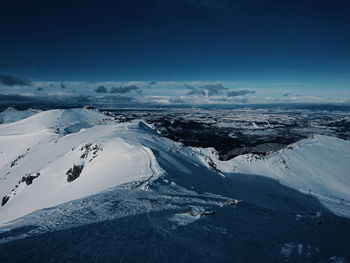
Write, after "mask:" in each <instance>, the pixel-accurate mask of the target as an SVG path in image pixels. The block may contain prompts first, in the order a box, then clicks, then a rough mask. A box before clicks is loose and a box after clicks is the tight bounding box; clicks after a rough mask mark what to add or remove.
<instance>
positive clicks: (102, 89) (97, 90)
mask: <svg viewBox="0 0 350 263" xmlns="http://www.w3.org/2000/svg"><path fill="white" fill-rule="evenodd" d="M95 92H96V93H107V89H106V87H105V86H98V87H97V88H96V89H95Z"/></svg>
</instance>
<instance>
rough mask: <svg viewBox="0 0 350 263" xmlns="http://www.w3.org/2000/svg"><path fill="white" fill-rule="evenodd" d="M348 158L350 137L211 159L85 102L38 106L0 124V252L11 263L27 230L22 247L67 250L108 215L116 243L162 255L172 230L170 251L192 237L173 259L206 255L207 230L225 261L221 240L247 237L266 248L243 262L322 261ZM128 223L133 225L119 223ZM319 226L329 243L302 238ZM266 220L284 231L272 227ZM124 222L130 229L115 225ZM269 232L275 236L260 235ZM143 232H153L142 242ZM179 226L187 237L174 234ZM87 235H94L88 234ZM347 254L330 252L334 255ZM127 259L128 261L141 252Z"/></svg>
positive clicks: (345, 187)
mask: <svg viewBox="0 0 350 263" xmlns="http://www.w3.org/2000/svg"><path fill="white" fill-rule="evenodd" d="M349 160H350V143H349V142H348V141H345V140H341V139H338V138H333V137H327V136H315V137H313V138H310V139H306V140H302V141H299V142H297V143H295V144H292V145H290V146H288V147H287V148H285V149H283V150H280V151H278V152H275V153H271V154H269V155H266V156H262V155H253V154H249V155H242V156H238V157H236V158H234V159H232V160H229V161H219V160H218V158H217V154H216V152H215V150H214V149H210V148H207V149H202V148H191V147H184V146H183V145H182V144H181V143H177V142H174V141H172V140H170V139H167V138H165V137H163V136H161V135H160V134H158V133H157V132H155V130H154V129H153V128H152V127H151V126H149V125H148V124H146V123H145V122H143V121H142V120H133V121H131V122H125V123H117V122H116V121H115V120H114V119H113V118H111V117H108V116H106V115H104V114H103V113H101V112H99V111H97V110H88V109H70V110H50V111H43V112H40V113H37V114H35V115H33V116H31V117H28V118H26V119H23V120H19V121H16V122H12V123H7V124H1V125H0V176H1V177H0V194H1V201H2V202H1V207H0V243H4V242H5V243H6V244H4V245H3V246H0V252H1V253H2V254H3V258H4V259H5V258H6V255H8V256H9V257H10V258H9V257H7V258H6V260H7V261H8V262H11V261H16V257H13V253H11V251H13V250H12V249H13V248H11V244H12V242H21V241H16V240H17V239H22V238H25V237H27V238H25V239H24V241H23V242H24V244H26V246H34V244H35V242H36V241H35V240H33V239H32V238H36V237H38V238H39V239H40V236H41V235H42V234H44V233H48V232H50V233H51V232H55V233H57V238H53V240H56V241H55V242H57V244H59V246H63V247H64V246H66V243H67V242H64V243H62V242H61V240H63V239H66V238H68V236H67V233H66V232H64V231H65V229H70V232H69V235H71V237H72V238H73V239H74V240H75V241H74V242H77V240H81V241H82V240H83V239H80V238H81V237H80V231H82V230H81V229H84V231H91V230H90V228H89V225H90V224H96V225H95V226H94V228H93V229H95V230H93V231H96V232H95V233H94V235H92V236H95V235H98V234H97V233H100V232H99V231H100V229H101V228H104V227H105V225H104V223H101V222H107V221H109V222H113V229H114V231H110V230H107V232H108V235H112V233H114V234H113V237H112V236H108V238H112V239H113V240H119V238H121V236H119V234H120V235H122V236H123V235H127V236H128V237H129V236H130V235H131V237H132V238H131V240H134V239H135V237H136V236H137V237H138V238H136V239H135V240H138V241H139V242H140V247H139V249H141V250H143V249H146V250H148V249H153V248H151V247H152V246H153V245H152V244H154V243H157V244H158V245H159V248H158V249H159V251H158V253H161V252H160V251H163V250H164V251H166V250H167V249H168V248H167V246H168V243H167V242H168V241H165V240H168V238H169V236H172V235H174V236H175V237H176V238H175V237H174V239H172V241H169V242H170V243H171V242H173V243H171V244H172V246H173V250H172V251H173V252H172V253H175V252H176V251H178V252H179V251H187V250H186V249H189V248H188V247H186V248H184V247H183V245H180V244H182V242H183V241H181V240H182V239H184V240H187V241H186V242H185V243H187V242H188V241H190V243H191V242H194V243H193V247H192V248H191V249H192V250H193V251H196V253H194V254H191V253H192V252H188V253H189V254H186V256H184V258H183V259H182V260H179V261H188V260H191V259H193V258H197V259H198V260H199V258H202V259H203V260H204V261H207V260H209V259H210V258H207V257H206V256H204V254H205V253H204V252H203V242H204V243H206V246H207V245H209V243H210V242H209V241H210V239H208V240H207V238H209V236H210V238H213V239H217V241H218V242H223V243H220V244H223V245H222V246H219V247H216V248H212V249H213V250H212V251H213V252H208V253H209V254H210V255H211V257H214V258H212V259H215V258H216V259H218V260H222V261H228V259H229V258H231V257H232V254H231V252H232V251H231V250H230V249H228V248H227V249H225V250H224V251H225V253H224V254H222V251H221V250H222V249H224V248H225V247H226V245H224V244H226V243H225V242H228V240H231V241H232V240H234V241H232V242H233V243H232V244H231V243H230V244H231V245H232V246H236V245H234V244H241V243H242V244H246V245H248V244H250V242H252V240H255V241H254V242H258V243H259V245H260V246H266V247H265V248H266V249H267V250H261V252H259V253H257V254H256V255H255V256H256V258H255V256H254V257H253V258H250V259H254V258H255V259H256V260H257V259H259V258H261V257H263V258H266V260H267V259H275V260H277V259H278V260H282V259H283V260H286V259H288V260H289V259H293V260H294V259H298V260H302V261H305V260H306V259H308V258H313V259H315V258H316V259H324V258H327V257H328V258H329V257H330V256H332V255H331V254H330V252H329V251H328V250H327V249H325V252H324V253H325V254H322V253H323V252H322V253H320V252H318V251H319V250H320V247H322V248H326V247H329V246H330V242H332V238H333V235H334V233H333V232H332V231H334V230H336V229H337V228H338V227H339V225H341V226H342V227H343V229H345V233H344V234H343V235H340V236H337V238H340V239H341V240H342V242H343V243H346V242H347V239H348V235H347V234H346V231H347V229H350V224H349V220H348V219H347V218H342V217H339V216H343V217H350V205H349V202H350V178H349V173H348V171H349V170H350V164H349ZM126 218H127V220H129V221H128V222H129V223H127V225H124V224H125V223H122V220H124V219H126ZM211 218H212V219H211ZM324 221H327V222H328V221H329V223H328V224H329V227H327V228H325V229H324V230H322V231H323V232H322V231H321V232H322V233H324V234H325V235H329V236H330V238H329V239H325V240H322V241H319V242H320V243H317V242H316V243H313V242H312V241H310V240H309V239H308V238H306V236H303V235H301V236H300V234H301V233H302V231H304V232H305V231H306V232H308V233H309V234H311V235H313V234H314V231H316V230H317V227H319V226H321V225H322V224H323V222H324ZM130 222H133V223H132V224H131V226H129V224H130ZM145 222H148V223H145ZM301 222H302V223H301ZM270 223H271V224H272V225H278V226H279V227H280V228H281V230H280V231H279V232H275V231H274V230H273V227H272V225H270ZM101 224H102V225H101ZM110 224H112V223H109V224H108V227H111V225H110ZM285 224H287V225H289V227H291V228H294V233H293V235H294V236H293V237H290V239H288V238H284V235H286V233H289V229H287V228H286V229H285V230H286V232H284V230H283V229H284V228H285V226H284V225H285ZM300 224H302V228H299V227H300ZM252 225H254V226H252ZM29 226H30V227H29ZM237 226H239V228H237ZM315 227H316V228H315ZM121 228H123V229H125V231H126V232H125V233H124V232H123V233H121V232H118V231H121V230H120V229H121ZM74 229H75V230H74ZM79 229H80V230H79ZM243 229H244V230H243ZM266 229H270V231H272V233H273V234H266ZM61 231H63V232H61ZM115 231H117V232H115ZM144 231H146V232H147V231H149V232H150V234H149V235H147V236H144V237H139V235H140V233H143V232H144ZM179 231H180V232H179ZM181 231H189V232H190V233H191V234H190V235H185V236H182V235H183V232H181ZM198 231H199V232H198ZM240 231H243V232H244V235H241V234H239V233H240ZM255 232H259V233H260V234H261V235H263V236H265V237H266V235H267V236H269V237H267V238H268V242H267V241H266V240H262V239H261V240H260V239H258V240H260V241H256V239H255V238H254V235H255ZM61 233H62V236H64V238H63V239H62V236H61ZM126 233H127V234H126ZM205 233H208V236H207V237H204V236H203V235H206V234H205ZM209 233H210V234H209ZM234 233H236V234H238V235H236V234H234ZM114 235H116V239H115V238H114ZM270 235H272V236H273V237H271V236H270ZM181 236H182V237H181ZM150 238H151V240H149V239H150ZM334 238H335V237H334ZM11 240H13V241H12V242H9V241H11ZM25 240H32V242H30V241H28V243H26V241H25ZM40 240H41V239H40ZM88 240H90V241H89V242H96V239H94V238H93V237H91V238H90V236H89V238H88ZM205 240H207V241H205ZM225 240H226V241H225ZM148 241H149V242H150V243H148ZM231 241H230V242H231ZM7 242H8V243H7ZM33 242H34V243H33ZM40 242H41V241H40ZM79 242H80V241H79ZM79 242H78V243H79ZM82 242H83V241H82ZM84 242H87V241H86V237H85V239H84ZM113 242H117V241H113ZM113 242H111V244H114V243H113ZM118 242H120V241H118ZM123 242H129V241H128V238H126V239H125V240H124V241H123ZM207 242H209V243H208V244H207ZM235 242H236V243H235ZM264 242H265V243H266V242H267V243H268V245H265V243H264ZM136 243H137V242H136ZM136 243H134V244H133V246H136V247H137V246H138V245H137V244H138V243H137V244H136ZM145 243H147V244H148V245H145ZM197 243H198V244H202V246H200V245H196V244H197ZM14 244H16V243H14ZM40 244H41V243H40ZM55 244H56V243H55ZM57 244H56V245H57ZM84 244H87V243H84ZM84 244H81V246H84ZM56 245H54V246H52V247H55V246H56ZM90 245H91V244H90ZM8 246H10V247H8ZM40 246H42V245H40ZM115 246H118V245H116V244H114V247H115ZM15 247H17V246H16V245H15ZM303 247H304V250H303ZM2 248H3V249H2ZM47 249H48V250H47ZM50 249H51V248H48V247H45V248H44V249H40V248H39V247H35V249H34V250H36V251H37V252H36V253H38V254H40V255H42V257H43V258H42V259H45V255H46V256H48V254H45V253H46V252H42V251H46V250H47V251H49V250H50ZM83 249H84V248H83ZM101 249H102V248H101ZM103 249H106V248H105V247H104V248H103ZM270 249H271V250H273V251H275V252H276V251H277V252H276V253H277V254H274V255H273V256H271V253H269V252H266V251H268V250H270ZM344 249H345V248H344ZM344 249H343V248H342V247H341V248H340V250H339V251H338V252H339V253H338V254H337V255H340V256H341V257H340V258H342V256H344V255H343V254H344V251H346V250H344ZM9 251H10V252H9ZM24 251H25V250H24ZM103 251H104V250H103ZM189 251H190V250H189ZM220 251H221V252H220ZM244 251H245V252H244ZM1 253H0V254H1ZM23 253H24V254H23ZM25 253H26V252H23V251H22V252H20V253H15V254H18V257H19V256H20V255H25ZM43 253H44V254H43ZM47 253H48V252H47ZM62 253H63V254H64V252H62ZM86 253H87V254H86V255H89V256H88V257H91V256H92V254H90V252H87V251H86ZM91 253H92V252H91ZM128 253H129V252H128ZM147 253H148V252H147ZM162 253H163V252H162ZM203 253H204V254H203ZM220 253H221V254H220ZM239 253H243V254H242V255H241V256H240V257H243V258H245V259H246V258H247V257H248V256H249V253H248V252H247V250H246V248H244V249H243V250H242V251H241V252H239ZM65 255H66V254H65ZM94 255H95V254H94ZM128 255H129V254H128ZM129 256H130V257H132V258H133V257H135V258H134V259H135V260H136V261H137V260H140V259H141V258H142V256H140V257H137V255H135V254H134V253H132V254H130V255H129ZM158 256H159V255H158ZM198 257H199V258H198ZM271 257H272V258H271ZM151 258H152V257H151ZM170 258H171V257H170ZM0 259H1V256H0ZM64 259H66V260H69V257H68V258H65V257H62V258H61V260H62V261H64ZM95 259H96V260H97V259H98V258H95ZM161 259H164V258H162V257H158V258H157V260H154V261H158V262H161ZM90 260H91V258H90ZM256 260H255V261H256ZM92 261H93V260H92ZM209 261H210V260H209ZM253 261H254V260H253ZM287 262H288V261H287ZM305 262H306V261H305ZM329 262H331V261H329Z"/></svg>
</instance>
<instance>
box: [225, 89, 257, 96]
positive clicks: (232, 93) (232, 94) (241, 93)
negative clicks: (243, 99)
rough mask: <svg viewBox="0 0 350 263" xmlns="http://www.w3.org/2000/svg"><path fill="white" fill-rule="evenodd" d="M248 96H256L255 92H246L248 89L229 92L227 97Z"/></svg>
mask: <svg viewBox="0 0 350 263" xmlns="http://www.w3.org/2000/svg"><path fill="white" fill-rule="evenodd" d="M247 94H255V91H254V90H246V89H242V90H233V91H229V92H227V97H237V96H245V95H247Z"/></svg>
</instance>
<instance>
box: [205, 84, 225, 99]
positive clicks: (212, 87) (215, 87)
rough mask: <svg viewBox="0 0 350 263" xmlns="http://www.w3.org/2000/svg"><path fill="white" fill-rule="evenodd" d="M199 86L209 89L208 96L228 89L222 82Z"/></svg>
mask: <svg viewBox="0 0 350 263" xmlns="http://www.w3.org/2000/svg"><path fill="white" fill-rule="evenodd" d="M199 88H200V89H205V90H207V91H208V96H214V95H218V94H220V92H221V91H223V90H226V88H225V87H224V85H222V84H221V83H217V84H208V85H204V86H200V87H199Z"/></svg>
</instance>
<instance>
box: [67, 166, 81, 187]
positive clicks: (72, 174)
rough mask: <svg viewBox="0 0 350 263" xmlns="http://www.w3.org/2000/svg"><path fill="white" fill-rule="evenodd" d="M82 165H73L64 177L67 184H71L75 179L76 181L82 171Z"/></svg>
mask: <svg viewBox="0 0 350 263" xmlns="http://www.w3.org/2000/svg"><path fill="white" fill-rule="evenodd" d="M83 168H84V165H73V168H70V169H69V170H68V171H67V173H66V175H67V176H68V177H67V182H69V183H70V182H73V181H74V180H75V179H77V178H78V177H79V176H80V174H81V172H82V171H83Z"/></svg>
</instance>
